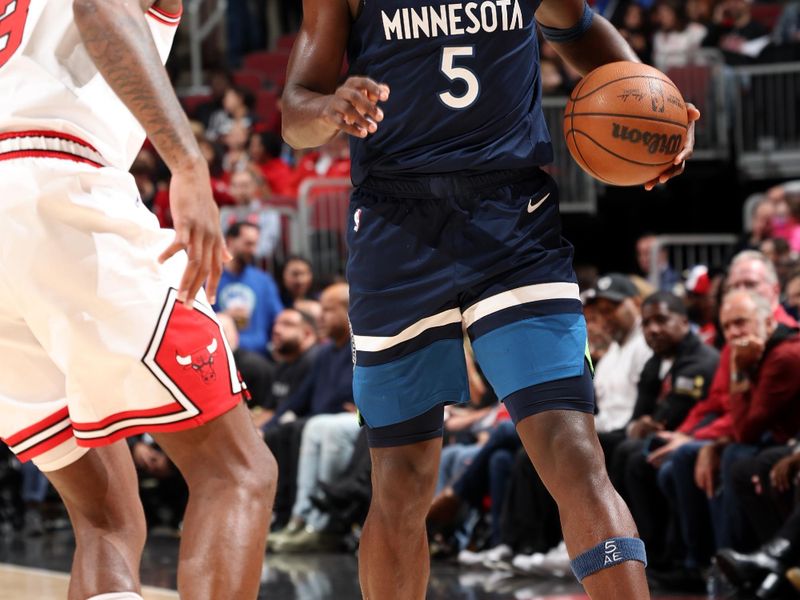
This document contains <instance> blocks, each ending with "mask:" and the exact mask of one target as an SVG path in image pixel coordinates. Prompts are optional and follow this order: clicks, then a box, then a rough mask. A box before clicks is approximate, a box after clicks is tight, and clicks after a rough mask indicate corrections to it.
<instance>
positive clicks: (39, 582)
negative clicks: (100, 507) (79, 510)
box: [0, 564, 178, 600]
mask: <svg viewBox="0 0 800 600" xmlns="http://www.w3.org/2000/svg"><path fill="white" fill-rule="evenodd" d="M68 583H69V577H68V576H67V575H66V574H64V573H55V572H54V571H46V570H44V569H32V568H29V567H18V566H16V565H2V564H0V600H64V598H66V597H67V585H68ZM142 593H143V595H144V600H176V599H177V598H178V594H177V593H176V592H172V591H170V590H162V589H158V588H152V587H145V588H144V589H143V591H142Z"/></svg>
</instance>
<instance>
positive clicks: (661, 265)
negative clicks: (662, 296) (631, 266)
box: [636, 233, 681, 292]
mask: <svg viewBox="0 0 800 600" xmlns="http://www.w3.org/2000/svg"><path fill="white" fill-rule="evenodd" d="M655 243H656V236H654V235H652V234H649V233H648V234H645V235H643V236H642V237H640V238H639V239H638V240H637V241H636V261H637V262H638V263H639V269H641V271H642V273H643V274H644V276H645V277H647V278H648V280H650V281H651V282H652V281H654V276H653V273H651V271H652V270H653V264H652V263H653V246H654V245H655ZM656 262H657V269H658V275H657V277H656V278H655V282H656V283H657V284H658V289H659V290H661V291H663V292H671V291H673V290H674V289H675V286H676V285H677V284H678V283H679V282H680V280H681V278H680V277H679V276H678V274H677V273H676V272H675V271H674V270H673V269H672V267H670V266H669V260H668V257H667V251H666V250H665V249H664V248H660V249H659V250H658V252H657V254H656Z"/></svg>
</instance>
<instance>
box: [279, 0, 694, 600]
mask: <svg viewBox="0 0 800 600" xmlns="http://www.w3.org/2000/svg"><path fill="white" fill-rule="evenodd" d="M537 23H538V26H539V27H540V28H541V30H542V32H543V34H544V36H545V37H546V38H547V39H549V40H550V41H552V42H553V43H554V46H555V48H556V49H557V51H558V52H559V53H560V54H561V56H563V57H564V59H565V60H567V61H568V62H569V63H570V64H571V65H572V66H574V67H575V68H577V69H578V70H579V71H580V72H581V73H582V74H586V73H588V72H589V71H591V70H592V69H594V68H595V67H598V66H600V65H602V64H605V63H609V62H613V61H619V60H631V61H636V60H638V59H637V57H636V55H635V54H634V52H633V51H632V50H631V48H630V47H629V46H628V45H627V43H626V42H625V41H624V40H623V38H622V37H621V36H620V35H619V33H618V32H617V31H616V30H615V29H614V28H613V27H612V26H611V25H610V24H609V23H608V22H607V21H606V20H605V19H603V18H601V17H599V16H595V15H593V13H592V11H591V10H590V9H589V7H588V6H587V5H586V4H585V3H584V0H541V2H537V1H529V0H485V1H480V2H472V1H468V2H465V1H461V2H451V1H448V0H381V1H380V2H377V1H376V0H305V2H304V21H303V25H302V28H301V31H300V35H299V37H298V40H297V42H296V44H295V47H294V50H293V54H292V58H291V61H290V66H289V76H288V83H287V86H286V90H285V92H284V97H283V132H284V137H285V139H286V140H287V141H288V142H289V143H290V144H291V145H292V146H294V147H297V148H302V147H312V146H319V145H320V144H323V143H325V142H327V141H328V140H330V139H331V138H332V137H333V136H334V135H336V134H337V133H338V132H340V131H344V132H346V133H348V134H350V135H351V136H352V138H351V153H352V161H353V167H352V178H353V183H354V185H355V190H354V192H353V195H352V201H351V206H350V219H349V227H348V243H349V249H350V257H349V262H348V266H347V275H348V280H349V283H350V294H351V305H350V317H351V322H352V330H353V348H354V355H355V372H354V388H355V389H354V391H355V398H356V403H357V405H358V408H359V412H360V416H361V419H362V420H363V422H364V424H365V426H366V427H367V433H368V437H369V442H370V448H371V453H372V465H373V471H372V479H373V488H374V489H373V497H372V506H371V508H370V512H369V517H368V518H367V522H366V525H365V527H364V533H363V537H362V539H361V549H360V569H361V573H360V579H361V587H362V590H363V593H364V597H365V598H367V599H368V600H388V599H393V600H420V599H422V598H424V597H425V590H426V586H427V579H428V575H429V561H428V549H427V539H426V533H425V516H426V513H427V511H428V508H429V506H430V502H431V499H432V496H433V491H434V487H435V485H436V477H437V469H438V464H439V453H440V449H441V443H442V442H441V436H442V419H443V405H444V404H447V403H453V402H463V401H465V400H466V399H467V381H466V370H465V366H464V352H463V347H462V323H463V325H464V326H465V327H466V328H467V332H468V334H469V336H470V339H471V341H472V347H473V349H474V352H475V356H476V358H477V359H478V361H479V363H480V365H481V367H482V369H483V371H484V373H485V374H486V376H487V377H488V378H489V380H490V382H491V384H492V386H493V387H494V388H495V390H496V392H497V395H498V396H499V397H500V398H502V399H503V400H504V401H505V403H506V405H507V407H508V410H509V412H510V413H511V416H512V418H513V419H514V422H515V423H516V426H517V431H518V433H519V435H520V437H521V438H522V441H523V443H524V445H525V448H526V450H527V451H528V454H529V456H530V457H531V459H532V460H533V462H534V464H535V466H536V469H537V470H538V472H539V474H540V475H541V477H542V480H543V481H544V482H545V484H546V485H547V487H548V489H549V490H550V492H551V493H552V495H553V497H554V498H555V499H556V501H557V503H558V506H559V510H560V513H561V516H562V525H563V530H564V537H565V539H566V542H567V546H568V549H569V552H570V556H571V557H572V559H573V570H574V571H575V574H576V576H577V577H578V579H580V580H581V581H582V582H583V585H584V586H585V588H586V590H587V591H588V592H589V594H590V595H591V597H592V598H595V599H611V598H614V599H620V598H623V599H626V600H629V599H637V600H639V599H642V598H648V597H649V592H648V589H647V582H646V579H645V573H644V567H645V564H646V556H645V551H644V546H643V544H642V543H641V541H640V540H639V539H638V538H637V537H636V535H637V533H636V527H635V525H634V523H633V520H632V519H631V516H630V514H629V512H628V510H627V507H626V506H625V504H624V503H623V501H622V500H621V499H620V497H619V496H618V495H617V493H616V492H615V491H614V489H613V487H612V486H611V484H610V483H609V480H608V477H607V475H606V472H605V467H604V461H603V456H602V451H601V449H600V447H599V445H598V442H597V435H596V433H595V429H594V421H593V411H594V407H595V404H594V395H593V390H592V380H591V365H590V363H589V360H588V359H587V358H585V356H586V347H587V345H586V326H585V323H584V320H583V316H582V313H581V303H580V300H579V297H578V286H577V284H576V279H575V274H574V272H573V269H572V247H571V246H570V245H569V243H568V242H566V241H565V240H564V239H562V237H561V234H560V222H559V215H558V190H557V188H556V186H555V184H554V182H553V180H552V179H551V178H550V177H549V176H548V175H547V174H545V173H544V172H543V171H541V170H540V169H539V167H540V166H542V165H546V164H547V163H549V162H551V161H552V158H553V154H552V148H551V144H550V137H549V134H548V132H547V129H546V127H545V121H544V117H543V114H542V109H541V85H540V82H539V67H538V65H539V60H538V48H537V42H536V27H537ZM345 53H346V54H347V58H348V62H349V65H350V71H349V73H350V77H349V78H348V79H347V80H346V81H345V82H344V84H342V85H340V86H338V87H337V82H338V81H339V76H340V68H341V64H342V58H343V56H344V55H345ZM688 116H689V119H690V120H691V121H694V120H695V119H697V118H698V117H699V113H697V111H696V110H695V109H694V108H693V107H691V108H690V109H689V115H688ZM687 138H688V139H687V144H686V146H685V148H684V149H683V151H682V152H681V153H680V154H679V155H678V156H677V158H676V160H675V164H674V166H673V167H671V168H670V169H668V170H667V171H665V172H664V173H663V174H662V175H661V177H660V178H659V179H658V180H654V181H651V182H650V183H648V184H647V188H648V189H649V188H652V186H653V185H655V184H656V183H658V182H659V181H661V182H663V181H666V180H667V179H668V178H670V177H671V176H674V175H676V174H679V173H680V172H682V170H683V165H684V161H685V160H686V159H687V158H688V157H689V156H690V155H691V152H692V146H693V138H694V133H693V126H691V127H690V129H689V134H688V135H687Z"/></svg>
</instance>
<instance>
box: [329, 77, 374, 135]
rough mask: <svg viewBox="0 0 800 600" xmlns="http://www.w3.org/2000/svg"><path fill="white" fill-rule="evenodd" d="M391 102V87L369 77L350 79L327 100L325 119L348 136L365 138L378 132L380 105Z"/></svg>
mask: <svg viewBox="0 0 800 600" xmlns="http://www.w3.org/2000/svg"><path fill="white" fill-rule="evenodd" d="M388 99H389V86H387V85H385V84H382V83H376V82H375V81H373V80H372V79H369V78H367V77H348V79H347V81H345V82H344V83H343V84H342V85H341V86H339V88H338V89H337V90H336V92H335V93H333V94H332V95H330V96H328V101H327V103H326V104H325V107H324V109H323V113H322V118H323V119H324V120H325V121H326V122H327V123H329V124H330V125H333V126H334V127H336V128H338V129H339V130H341V131H344V132H345V133H347V134H350V135H352V136H355V137H358V138H365V137H367V136H368V135H369V134H370V133H375V132H376V131H377V130H378V123H380V122H381V121H383V111H382V110H381V109H380V108H379V107H378V102H385V101H386V100H388Z"/></svg>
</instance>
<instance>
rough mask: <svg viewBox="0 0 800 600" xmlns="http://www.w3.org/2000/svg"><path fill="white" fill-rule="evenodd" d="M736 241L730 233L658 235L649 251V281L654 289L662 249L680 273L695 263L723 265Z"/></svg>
mask: <svg viewBox="0 0 800 600" xmlns="http://www.w3.org/2000/svg"><path fill="white" fill-rule="evenodd" d="M737 240H738V238H737V237H736V236H735V235H733V234H698V235H692V234H689V235H678V234H673V235H658V236H656V239H655V243H654V244H653V246H652V248H651V250H650V283H651V284H652V285H653V286H654V287H655V288H656V289H658V287H659V271H660V264H661V254H662V251H664V252H666V255H667V261H668V264H669V265H670V266H671V267H672V268H673V269H675V271H676V272H677V273H678V274H679V275H682V274H683V273H684V271H686V270H687V269H691V268H692V267H693V266H695V265H706V266H707V267H708V268H709V269H721V268H723V267H725V265H727V263H728V261H729V260H730V258H731V255H732V254H733V248H734V246H735V245H736V242H737Z"/></svg>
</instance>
